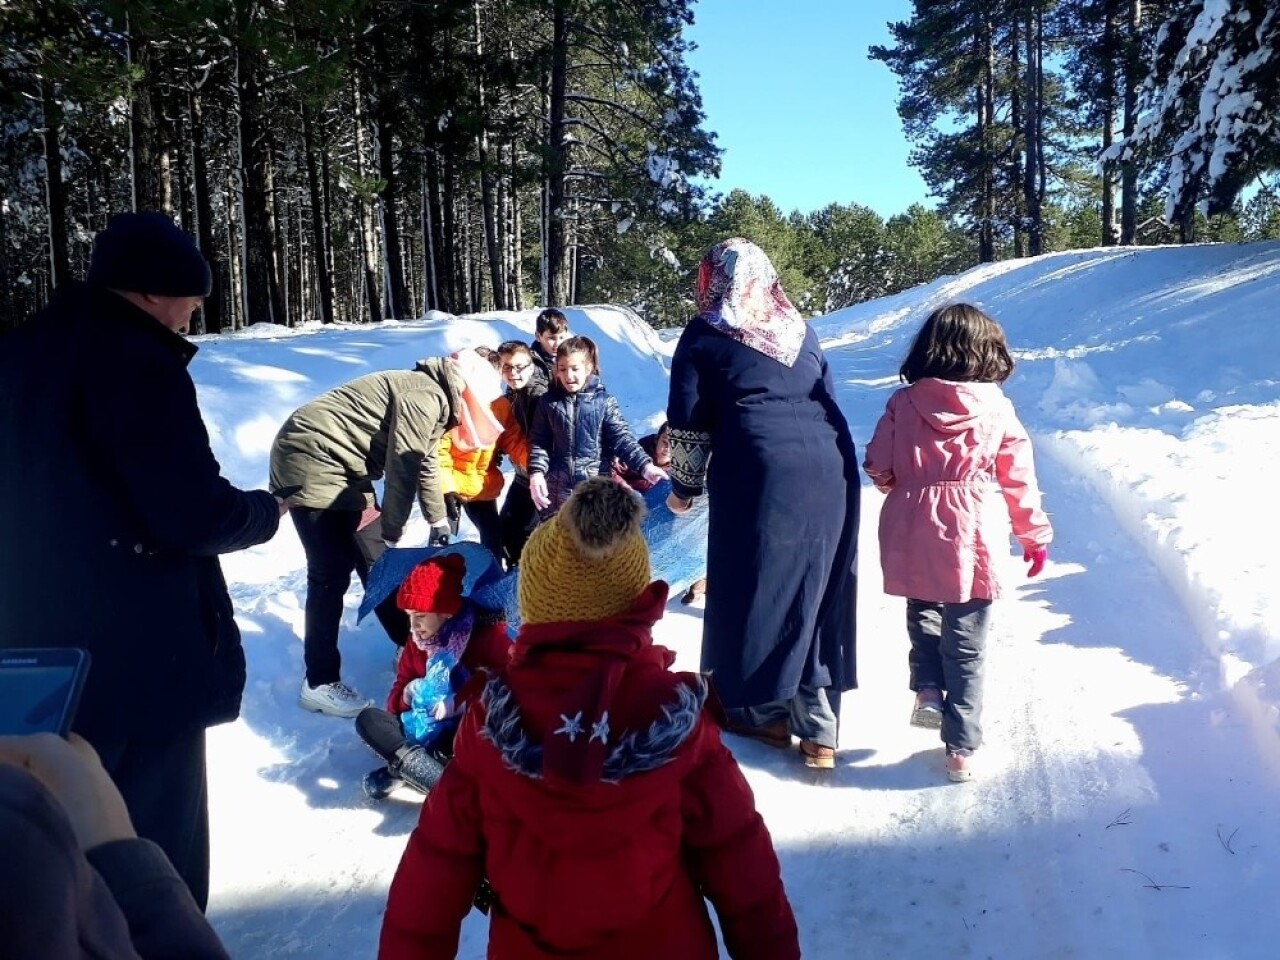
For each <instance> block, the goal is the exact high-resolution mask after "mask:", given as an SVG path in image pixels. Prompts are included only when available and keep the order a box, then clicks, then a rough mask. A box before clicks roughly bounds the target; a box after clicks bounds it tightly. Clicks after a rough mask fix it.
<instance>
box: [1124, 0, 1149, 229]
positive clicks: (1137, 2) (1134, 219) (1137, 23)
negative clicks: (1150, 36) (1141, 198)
mask: <svg viewBox="0 0 1280 960" xmlns="http://www.w3.org/2000/svg"><path fill="white" fill-rule="evenodd" d="M1128 8H1129V9H1128V11H1127V17H1126V23H1125V32H1126V34H1127V36H1126V37H1125V56H1124V131H1123V132H1124V136H1125V139H1126V140H1128V139H1129V138H1130V137H1131V136H1132V135H1133V131H1134V128H1135V127H1136V126H1137V124H1138V88H1139V87H1140V86H1141V84H1142V81H1143V69H1142V0H1128ZM1137 237H1138V163H1137V160H1136V159H1134V158H1132V157H1130V158H1128V159H1126V160H1121V161H1120V242H1121V243H1122V244H1123V245H1125V246H1132V245H1133V243H1134V242H1135V241H1136V240H1137Z"/></svg>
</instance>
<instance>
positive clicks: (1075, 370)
mask: <svg viewBox="0 0 1280 960" xmlns="http://www.w3.org/2000/svg"><path fill="white" fill-rule="evenodd" d="M956 299H970V300H973V301H975V302H977V303H979V304H981V305H982V306H983V307H985V308H987V309H988V310H990V311H991V312H992V313H993V314H994V315H995V316H996V317H997V318H998V319H1000V321H1001V322H1002V323H1003V324H1004V326H1005V328H1006V330H1007V331H1008V333H1009V338H1010V341H1011V344H1012V346H1013V348H1014V350H1015V353H1016V354H1017V356H1018V359H1019V368H1018V370H1017V372H1016V373H1015V376H1014V378H1013V380H1011V382H1010V383H1009V385H1008V392H1009V393H1010V395H1011V396H1012V397H1013V398H1014V400H1015V403H1016V404H1017V405H1018V408H1019V411H1020V413H1021V415H1022V416H1023V418H1024V420H1025V421H1026V422H1027V424H1028V426H1029V427H1030V429H1031V430H1032V433H1033V435H1034V437H1035V440H1036V444H1037V452H1038V458H1039V468H1040V474H1041V481H1042V484H1043V486H1044V487H1045V490H1046V497H1047V505H1048V507H1049V510H1050V512H1051V514H1052V517H1053V520H1054V523H1055V525H1056V527H1057V532H1058V538H1057V540H1056V542H1055V544H1054V547H1053V550H1052V554H1051V562H1050V565H1049V568H1048V569H1047V571H1046V574H1045V575H1044V576H1043V577H1042V578H1040V579H1038V580H1036V581H1034V582H1029V583H1028V584H1027V585H1026V587H1025V588H1024V589H1023V590H1022V591H1021V595H1020V596H1019V598H1018V599H1016V600H1012V601H1009V602H1007V603H1004V604H1003V605H1002V607H1001V609H1000V611H999V614H998V619H997V625H996V628H995V630H994V632H993V636H992V637H991V641H990V644H991V646H990V655H989V674H988V682H987V707H986V718H985V719H986V723H985V726H986V733H987V745H986V746H985V747H984V748H983V750H982V751H981V754H980V759H981V760H982V761H983V763H982V768H981V773H982V776H981V778H980V779H979V780H978V781H976V782H974V783H972V784H969V785H965V786H955V785H949V784H947V783H946V782H945V779H944V778H943V776H942V774H941V745H940V743H939V742H938V741H937V739H936V736H935V735H933V734H930V733H929V732H927V731H921V730H917V729H914V728H910V727H909V726H908V725H907V723H906V719H907V712H908V707H909V703H910V695H909V693H908V692H907V691H906V640H905V631H904V629H903V614H902V604H901V601H900V600H898V599H893V598H886V597H884V596H883V595H881V593H880V591H879V570H878V559H877V547H876V538H875V525H876V517H877V511H878V508H879V503H880V497H879V495H878V494H876V493H875V492H874V491H872V490H870V489H867V490H866V491H865V492H864V500H863V503H864V518H863V535H862V540H861V546H862V550H861V561H860V562H861V589H860V595H859V636H860V641H859V671H860V681H861V689H860V690H858V691H857V692H855V693H852V694H850V695H849V696H848V697H847V698H846V699H845V706H844V723H843V729H842V736H841V746H842V751H841V754H840V759H839V763H838V767H837V769H836V770H835V771H834V772H833V773H832V774H831V775H829V776H821V775H815V774H813V773H812V772H809V771H806V770H805V769H804V768H803V767H802V766H801V765H800V763H799V762H798V759H797V758H796V756H795V755H794V754H786V753H783V752H779V751H773V750H770V749H769V748H767V747H763V746H760V745H757V744H754V743H744V742H742V741H737V740H734V739H733V738H729V739H730V742H731V745H732V747H733V749H734V751H735V753H736V754H737V755H738V757H739V759H740V761H741V762H742V764H743V767H744V770H745V771H746V774H747V777H748V779H749V780H750V782H751V784H752V786H753V788H754V790H755V792H756V796H757V800H758V803H759V806H760V808H761V810H762V812H763V814H764V816H765V818H766V821H767V822H768V824H769V826H770V829H771V830H772V832H773V835H774V838H775V842H776V845H777V847H778V851H779V855H780V857H781V860H782V867H783V875H784V879H785V881H786V884H787V889H788V892H789V894H790V896H791V899H792V902H793V904H794V906H795V909H796V914H797V918H798V920H799V923H800V928H801V936H802V942H803V946H804V955H805V956H806V957H813V958H819V960H821V958H832V960H834V958H846V957H857V958H891V957H893V958H896V957H915V956H959V957H998V958H1001V960H1020V958H1026V960H1039V958H1046V957H1055V958H1088V960H1093V958H1097V960H1102V958H1113V957H1124V958H1148V957H1150V958H1156V957H1158V958H1161V960H1167V958H1185V960H1201V958H1259V960H1261V958H1269V957H1271V956H1274V954H1275V947H1274V944H1275V943H1276V942H1277V935H1280V920H1277V919H1276V915H1275V911H1274V899H1275V896H1274V891H1275V890H1276V889H1277V886H1278V885H1280V825H1278V824H1276V822H1275V821H1276V818H1275V817H1274V814H1273V811H1274V808H1275V806H1276V801H1277V799H1280V748H1278V747H1277V742H1278V741H1277V738H1276V733H1275V729H1274V724H1275V713H1276V711H1275V701H1276V699H1277V696H1276V694H1275V692H1274V690H1273V685H1269V684H1268V683H1267V682H1266V681H1267V679H1268V677H1269V675H1270V674H1272V673H1274V672H1275V671H1276V670H1277V667H1276V666H1275V664H1276V663H1277V661H1278V660H1280V647H1278V638H1277V627H1276V626H1275V622H1274V616H1273V614H1274V613H1275V600H1274V594H1275V591H1274V588H1273V586H1272V584H1273V583H1274V582H1275V579H1276V573H1277V571H1276V569H1275V566H1276V561H1275V560H1274V558H1273V552H1274V551H1273V548H1272V544H1273V543H1274V542H1275V541H1276V540H1277V536H1276V534H1277V532H1280V531H1278V529H1277V528H1278V526H1280V524H1278V523H1277V521H1276V520H1275V519H1274V516H1273V513H1272V511H1271V510H1270V509H1269V506H1270V505H1269V503H1268V502H1267V500H1266V499H1264V496H1263V492H1264V490H1266V489H1267V487H1268V485H1269V481H1270V479H1271V476H1272V475H1273V474H1274V473H1275V472H1276V470H1277V467H1280V376H1278V375H1277V371H1280V348H1277V346H1276V345H1275V342H1274V335H1273V333H1272V328H1273V321H1272V316H1273V314H1274V310H1275V304H1276V303H1277V302H1280V246H1278V245H1275V244H1266V245H1253V246H1241V247H1235V246H1231V247H1228V246H1204V247H1190V248H1180V249H1154V250H1125V251H1117V250H1096V251H1082V252H1074V253H1069V254H1058V255H1051V256H1047V257H1043V258H1039V259H1036V260H1029V261H1018V262H1010V263H1002V264H996V265H990V266H986V267H980V268H978V269H976V270H973V271H970V272H969V273H967V274H965V275H963V276H960V277H953V278H946V279H944V280H940V281H938V282H936V283H934V284H931V285H929V286H926V287H922V288H920V289H918V290H914V291H909V292H907V293H904V294H901V295H899V296H897V297H893V298H890V299H887V300H882V301H877V302H874V303H869V304H863V305H860V306H858V307H856V308H852V309H850V310H846V311H842V312H840V313H838V314H834V315H831V316H828V317H823V318H819V319H818V320H815V321H814V323H815V326H816V327H817V329H818V330H819V331H820V333H821V335H822V336H823V338H824V340H825V342H826V345H827V350H828V357H829V359H830V361H831V364H832V367H833V371H834V372H835V374H836V377H837V382H838V385H839V391H840V401H841V405H842V407H843V408H844V410H845V412H846V414H847V415H848V417H849V420H850V423H851V425H852V426H853V430H854V436H855V439H856V440H857V441H858V442H859V444H860V445H861V444H862V443H865V441H866V439H867V438H868V437H869V435H870V431H871V428H872V426H873V425H874V423H875V420H876V418H877V417H878V416H879V413H880V411H881V410H882V409H883V405H884V402H885V400H886V399H887V397H888V394H889V391H890V390H891V389H892V388H893V387H894V385H895V374H896V369H897V365H898V363H899V362H900V360H901V358H902V356H903V354H904V353H905V351H906V348H907V345H908V343H909V340H910V337H911V336H912V335H913V334H914V332H915V330H916V328H917V327H918V325H919V322H920V321H921V320H922V319H923V317H924V316H925V315H926V314H927V312H928V311H929V310H930V309H932V308H933V307H934V306H937V305H939V304H941V303H944V302H948V301H951V300H956ZM533 316H534V313H533V312H532V311H526V312H523V313H520V314H504V315H502V316H500V317H494V318H488V317H481V318H468V319H466V320H453V321H447V322H445V321H442V320H439V319H437V320H434V321H423V322H417V323H404V324H382V325H376V326H372V327H349V328H343V329H337V328H334V329H325V330H315V329H308V330H303V331H279V330H275V329H271V328H255V329H254V330H251V331H248V332H246V333H244V334H241V335H237V336H233V337H226V338H217V339H209V340H206V341H205V342H204V343H203V344H202V352H201V353H200V355H199V357H198V358H197V359H196V361H195V362H194V363H193V365H192V372H193V375H194V376H195V377H196V379H197V381H198V384H199V387H200V393H201V401H202V404H203V406H204V409H205V413H206V417H207V419H208V420H209V422H210V426H211V429H212V432H213V434H214V442H215V446H216V449H217V452H218V455H219V457H220V459H221V460H222V462H223V464H224V467H225V468H226V469H227V472H228V473H229V475H230V476H232V477H233V478H234V479H235V480H236V482H238V483H241V484H243V485H248V486H254V485H259V484H261V483H262V482H263V481H264V480H265V477H266V455H267V449H268V448H269V445H270V441H271V438H272V436H273V434H274V431H275V429H276V427H277V426H278V424H279V423H280V421H281V420H282V419H283V418H284V416H285V415H287V414H288V413H289V412H290V410H292V409H293V408H294V407H295V406H297V405H298V404H300V403H302V402H303V401H305V400H306V399H308V398H310V397H311V396H314V395H315V394H317V393H319V392H321V391H323V390H325V389H328V388H329V387H331V386H334V385H336V384H337V383H340V382H343V381H345V380H347V379H349V378H351V377H354V376H357V375H359V374H361V373H365V372H367V371H370V370H375V369H381V368H385V367H405V366H409V365H411V364H412V362H413V360H415V359H417V358H419V357H422V356H428V355H432V354H439V353H443V352H447V351H448V350H449V349H453V348H456V347H458V346H462V345H466V344H469V343H479V342H483V343H488V344H490V345H493V344H496V343H497V342H499V341H500V340H503V339H506V338H507V337H509V336H512V335H516V334H519V335H520V336H522V337H524V338H525V339H527V338H528V336H529V335H530V332H531V329H532V321H533ZM570 319H571V323H572V324H573V326H574V329H575V331H576V332H580V333H586V334H587V335H589V336H592V337H595V338H597V339H599V341H600V343H601V345H602V351H603V366H604V372H605V376H606V381H607V383H608V384H609V386H610V388H611V389H612V390H614V392H615V393H617V394H619V396H620V398H621V401H622V405H623V409H624V412H625V413H626V414H627V416H628V417H629V418H630V419H631V422H632V424H633V426H635V427H636V428H637V429H640V428H642V427H645V426H649V425H651V424H653V423H655V422H656V421H657V420H659V419H661V414H662V409H663V407H664V405H665V394H666V383H667V376H666V369H667V364H668V362H669V360H668V358H669V353H670V349H671V345H670V343H663V342H660V341H658V340H657V339H656V338H654V337H653V335H652V332H651V331H648V330H647V328H646V327H644V326H643V325H638V324H637V323H636V322H635V321H634V320H633V319H632V318H631V317H630V316H628V315H627V314H626V313H625V312H623V311H618V310H615V309H612V308H591V309H589V310H587V311H585V312H576V311H575V312H571V314H570ZM424 532H425V531H424V530H423V528H422V527H421V525H420V521H418V525H415V526H412V527H411V528H410V530H409V532H408V534H407V537H408V538H409V539H412V538H413V537H414V536H415V535H416V536H421V535H422V534H423V533H424ZM226 567H227V570H228V575H229V578H230V579H231V581H232V590H233V593H234V596H235V601H236V605H237V611H238V619H239V621H240V623H241V626H242V628H243V630H244V635H245V643H246V649H247V652H248V656H249V677H250V679H249V687H248V690H247V691H246V697H245V709H244V717H243V719H242V720H241V721H240V722H238V723H236V724H232V725H229V726H226V727H222V728H218V729H217V730H215V731H214V732H213V734H212V736H211V741H210V765H211V785H210V789H211V797H212V803H213V811H212V815H213V823H212V831H213V839H214V876H213V899H212V904H211V916H212V917H213V919H214V922H215V924H216V925H217V927H218V929H219V930H220V931H221V933H222V934H223V936H224V938H225V939H226V941H227V943H228V945H229V947H230V948H231V950H232V953H233V955H234V956H237V957H248V958H254V957H267V956H293V955H297V956H307V957H310V958H321V960H323V958H334V960H337V958H343V960H346V958H352V957H372V956H373V955H374V953H375V945H376V940H377V931H378V924H379V922H380V917H381V911H382V905H383V902H384V900H385V895H386V888H387V884H388V883H389V882H390V879H391V875H392V873H393V871H394V869H395V864H396V862H397V860H398V857H399V853H400V851H401V850H402V849H403V846H404V842H405V838H406V836H407V834H408V832H409V831H410V830H411V829H412V826H413V824H414V822H415V821H416V813H417V809H418V807H417V804H416V803H415V802H414V801H413V800H412V799H411V798H407V797H401V796H397V797H396V798H393V799H392V800H391V801H388V802H385V803H382V804H372V803H370V802H368V801H366V800H365V799H364V798H363V796H362V795H361V793H360V788H359V778H360V776H361V774H363V773H364V772H365V771H366V770H367V769H368V768H370V767H371V766H372V763H373V757H372V755H371V754H369V753H368V752H367V751H366V750H365V748H364V747H363V746H362V745H360V744H359V743H358V741H357V740H356V738H355V736H354V734H353V732H352V731H351V729H350V725H349V724H348V723H346V722H344V721H339V720H334V719H332V718H328V717H321V716H317V715H313V714H308V713H304V712H302V711H301V710H299V709H298V708H297V707H296V705H295V702H294V701H295V698H296V695H297V689H298V684H299V683H300V680H301V642H300V639H299V638H300V634H301V620H302V616H301V600H302V597H303V592H304V586H305V573H304V570H303V565H302V554H301V550H300V549H299V547H298V544H297V539H296V537H295V536H294V535H293V532H292V530H291V529H290V528H289V527H288V525H286V527H285V528H282V531H281V533H280V535H279V536H277V538H276V539H275V540H274V541H273V542H272V543H271V544H268V545H265V546H264V547H261V548H257V549H255V550H252V551H247V552H246V553H244V554H239V555H234V556H231V557H228V558H226ZM749 588H750V585H749V584H736V585H727V586H725V587H722V588H721V589H749ZM712 589H713V590H714V589H716V586H715V585H713V586H712ZM358 600H359V592H358V589H354V588H353V590H352V592H351V594H350V595H349V596H348V613H347V617H346V619H345V621H344V632H343V638H342V650H343V656H344V673H345V674H346V676H347V678H348V679H349V680H351V681H352V682H353V683H354V684H355V685H356V686H358V687H359V688H361V689H362V690H363V691H364V692H365V693H366V694H368V695H370V696H381V695H382V694H383V693H384V692H385V689H386V687H387V685H389V683H390V681H391V657H390V654H391V646H390V643H389V642H388V641H387V640H386V638H385V637H384V636H382V635H381V633H380V630H379V627H378V625H377V623H376V622H375V621H373V620H369V621H366V622H365V623H363V624H361V625H360V626H358V627H357V626H356V625H355V623H354V613H355V606H356V604H357V603H358ZM700 616H701V612H700V610H698V609H697V608H696V607H695V608H688V607H681V606H680V605H679V604H677V603H674V602H673V603H672V604H671V606H670V607H669V608H668V613H667V616H666V618H665V619H664V620H663V621H662V623H661V624H660V625H659V639H660V641H661V642H664V643H666V644H668V645H669V646H671V647H672V648H673V649H675V650H676V651H677V654H678V658H679V659H678V665H679V666H681V667H684V668H689V667H696V665H697V657H698V641H699V630H700ZM1242 676H1243V677H1244V679H1243V681H1241V677H1242ZM1275 683H1277V684H1280V677H1276V680H1275ZM484 943H485V930H484V921H483V918H481V917H479V916H478V915H476V914H472V915H471V916H470V917H469V918H468V920H467V921H466V923H465V924H464V928H463V940H462V947H461V951H460V954H459V955H460V956H461V957H464V958H480V957H483V956H484V953H485V950H484Z"/></svg>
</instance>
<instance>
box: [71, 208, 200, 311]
mask: <svg viewBox="0 0 1280 960" xmlns="http://www.w3.org/2000/svg"><path fill="white" fill-rule="evenodd" d="M86 279H87V280H88V282H89V283H92V284H94V285H96V286H100V287H106V288H107V289H109V290H127V291H129V292H131V293H151V294H155V295H156V296H161V297H207V296H208V295H209V292H210V291H211V290H212V289H213V274H212V273H211V272H210V270H209V264H208V262H206V260H205V258H204V255H203V254H202V253H201V252H200V248H199V247H198V246H196V243H195V241H194V240H192V239H191V236H190V235H189V234H186V233H184V232H183V231H181V230H179V229H178V227H177V225H176V224H174V222H173V221H172V220H170V219H169V218H168V217H166V216H165V215H164V214H162V213H120V214H116V216H114V217H112V218H111V222H110V223H109V224H107V229H105V230H103V231H101V232H100V233H99V234H98V235H97V237H95V238H94V241H93V258H92V259H91V260H90V261H89V276H88V277H87V278H86Z"/></svg>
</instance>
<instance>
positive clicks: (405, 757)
mask: <svg viewBox="0 0 1280 960" xmlns="http://www.w3.org/2000/svg"><path fill="white" fill-rule="evenodd" d="M390 769H391V772H392V773H393V774H394V775H395V776H397V777H399V778H400V779H401V780H403V781H404V782H405V783H407V784H408V785H409V786H411V787H413V789H415V790H417V791H418V792H419V793H430V792H431V791H432V790H434V789H435V786H436V784H437V783H439V782H440V777H441V776H442V775H443V774H444V765H443V764H442V763H441V762H440V761H439V760H437V759H436V758H435V757H434V756H432V754H431V752H430V751H429V750H427V748H426V747H420V746H412V747H405V748H404V749H403V750H399V751H397V753H396V760H395V762H394V763H393V764H392V765H391V768H390Z"/></svg>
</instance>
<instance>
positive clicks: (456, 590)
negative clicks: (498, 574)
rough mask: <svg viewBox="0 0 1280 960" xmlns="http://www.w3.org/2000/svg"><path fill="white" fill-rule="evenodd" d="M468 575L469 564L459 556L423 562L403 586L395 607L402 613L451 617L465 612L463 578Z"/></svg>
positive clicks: (411, 572) (450, 555) (414, 569)
mask: <svg viewBox="0 0 1280 960" xmlns="http://www.w3.org/2000/svg"><path fill="white" fill-rule="evenodd" d="M466 573H467V564H466V561H465V560H463V559H462V557H460V556H458V555H457V554H456V553H446V554H445V555H444V556H440V557H432V558H431V559H430V560H423V561H422V562H421V563H420V564H418V565H417V566H416V567H414V568H413V570H412V571H410V573H409V576H407V577H405V578H404V583H402V584H400V592H399V593H398V594H396V605H397V606H398V607H399V608H400V609H401V610H417V611H419V612H421V613H443V614H444V615H445V616H448V617H452V616H453V615H454V614H455V613H458V612H459V611H460V610H461V609H462V578H463V577H464V576H466Z"/></svg>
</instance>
